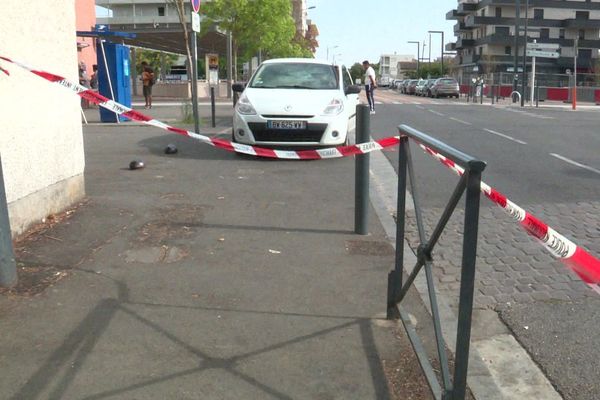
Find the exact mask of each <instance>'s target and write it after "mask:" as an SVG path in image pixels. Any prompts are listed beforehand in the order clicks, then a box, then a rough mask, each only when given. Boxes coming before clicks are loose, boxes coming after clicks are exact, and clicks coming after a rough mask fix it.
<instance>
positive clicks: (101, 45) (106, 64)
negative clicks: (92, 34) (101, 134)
mask: <svg viewBox="0 0 600 400" xmlns="http://www.w3.org/2000/svg"><path fill="white" fill-rule="evenodd" d="M100 50H101V51H102V58H103V59H104V68H105V69H106V77H107V78H108V88H109V89H110V99H111V100H113V101H116V100H117V99H115V92H114V91H113V85H112V81H111V80H110V71H109V69H108V60H107V59H106V51H105V50H104V40H100ZM115 118H116V119H117V124H120V123H121V117H119V113H117V112H116V111H115Z"/></svg>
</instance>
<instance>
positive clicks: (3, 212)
mask: <svg viewBox="0 0 600 400" xmlns="http://www.w3.org/2000/svg"><path fill="white" fill-rule="evenodd" d="M16 283H17V263H16V261H15V253H14V251H13V246H12V236H11V231H10V220H9V218H8V203H7V202H6V191H5V190H4V173H3V172H2V157H1V156H0V286H3V287H11V286H14V285H15V284H16Z"/></svg>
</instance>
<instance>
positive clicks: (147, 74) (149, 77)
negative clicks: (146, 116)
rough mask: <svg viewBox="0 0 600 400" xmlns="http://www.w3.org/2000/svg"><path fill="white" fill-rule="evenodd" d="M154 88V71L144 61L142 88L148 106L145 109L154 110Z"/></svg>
mask: <svg viewBox="0 0 600 400" xmlns="http://www.w3.org/2000/svg"><path fill="white" fill-rule="evenodd" d="M152 86H154V70H153V69H152V68H151V67H150V66H149V65H148V63H147V62H146V61H142V87H143V93H144V100H146V105H145V106H144V108H152Z"/></svg>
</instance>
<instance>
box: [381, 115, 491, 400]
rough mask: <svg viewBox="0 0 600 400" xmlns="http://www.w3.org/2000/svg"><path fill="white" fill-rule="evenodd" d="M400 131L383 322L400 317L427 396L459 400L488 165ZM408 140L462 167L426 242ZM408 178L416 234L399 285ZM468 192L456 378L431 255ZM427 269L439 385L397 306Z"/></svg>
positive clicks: (464, 378)
mask: <svg viewBox="0 0 600 400" xmlns="http://www.w3.org/2000/svg"><path fill="white" fill-rule="evenodd" d="M398 130H399V132H400V145H399V146H400V148H399V161H398V204H397V223H396V262H395V269H394V270H392V271H391V272H390V273H389V275H388V298H387V318H388V319H401V320H402V323H403V325H404V328H405V329H406V332H407V335H408V337H409V339H410V341H411V344H412V346H413V348H414V350H415V353H416V355H417V359H418V360H419V363H420V364H421V368H422V369H423V372H424V375H425V378H426V379H427V382H428V384H429V387H430V389H431V392H432V393H433V395H434V397H435V398H436V399H441V400H450V399H451V400H459V399H460V400H462V399H464V398H465V394H466V384H467V370H468V362H469V345H470V337H471V316H472V311H473V292H474V283H475V263H476V255H477V232H478V227H479V200H480V186H481V174H482V172H483V170H484V169H485V166H486V164H485V163H484V162H483V161H480V160H478V159H476V158H474V157H471V156H469V155H467V154H465V153H462V152H461V151H459V150H456V149H455V148H453V147H450V146H448V145H447V144H445V143H443V142H441V141H439V140H437V139H435V138H433V137H431V136H428V135H426V134H424V133H422V132H419V131H417V130H415V129H413V128H411V127H409V126H406V125H401V126H399V127H398ZM409 139H413V140H415V141H416V142H417V143H419V144H421V145H424V146H427V147H428V148H429V149H431V150H433V151H435V152H437V153H439V154H441V155H443V156H444V157H446V159H447V160H451V161H452V162H454V163H455V164H456V165H459V166H460V167H462V168H464V174H462V176H461V178H460V180H459V182H458V184H457V185H456V188H455V189H454V192H453V193H452V196H451V197H450V200H449V201H448V204H447V205H446V208H445V210H444V212H443V213H442V216H441V217H440V220H439V222H438V223H437V226H436V227H435V229H434V230H433V232H432V233H431V236H429V238H428V237H427V235H426V233H425V228H424V223H423V217H422V212H421V205H420V201H419V194H418V191H417V187H416V181H415V173H414V166H413V162H412V156H411V152H410V146H409ZM407 175H408V178H409V179H410V190H411V193H412V197H413V201H414V210H415V217H416V223H417V229H418V233H419V242H420V244H419V246H418V248H417V262H416V265H415V266H414V268H413V270H412V271H411V272H410V274H409V275H408V277H407V278H406V281H403V269H404V229H405V215H406V214H405V213H406V189H407ZM465 191H466V202H465V217H464V231H463V232H464V234H463V246H462V264H461V265H462V267H461V278H460V297H459V308H458V326H457V336H456V354H455V363H454V376H453V378H452V379H451V378H450V367H449V364H448V357H447V355H446V349H445V346H444V339H443V336H442V327H441V322H440V313H439V309H438V304H437V298H436V293H435V287H434V282H433V272H432V268H433V256H432V251H433V249H434V248H435V245H436V244H437V242H438V239H439V238H440V236H441V234H442V232H443V230H444V228H445V227H446V224H447V223H448V221H449V220H450V217H451V216H452V213H453V212H454V210H455V209H456V206H457V205H458V203H459V201H460V199H461V197H462V195H463V193H464V192H465ZM423 268H424V269H425V276H426V280H427V290H428V295H429V301H430V303H431V304H430V305H431V316H432V322H433V328H434V331H435V337H436V347H437V357H438V361H439V364H440V376H441V384H440V380H439V379H438V376H437V375H436V372H435V370H434V368H433V366H432V364H431V361H430V360H429V357H428V355H427V352H426V351H425V350H424V346H423V343H422V342H421V340H420V338H419V337H418V335H417V333H416V331H415V329H414V328H413V327H412V324H411V322H410V319H409V317H408V314H407V312H406V311H404V310H403V308H402V307H401V303H402V300H403V299H404V298H405V296H406V294H407V292H408V290H409V288H410V286H411V285H412V284H413V282H414V281H415V279H416V277H417V275H418V274H419V272H420V271H421V270H422V269H423Z"/></svg>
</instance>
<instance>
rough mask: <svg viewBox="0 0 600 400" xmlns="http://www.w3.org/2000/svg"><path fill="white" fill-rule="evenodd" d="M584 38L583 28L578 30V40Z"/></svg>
mask: <svg viewBox="0 0 600 400" xmlns="http://www.w3.org/2000/svg"><path fill="white" fill-rule="evenodd" d="M583 39H585V29H580V30H579V40H583Z"/></svg>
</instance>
